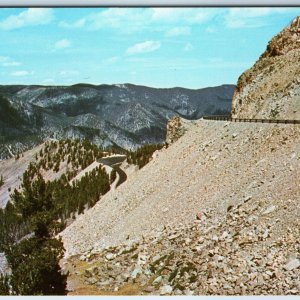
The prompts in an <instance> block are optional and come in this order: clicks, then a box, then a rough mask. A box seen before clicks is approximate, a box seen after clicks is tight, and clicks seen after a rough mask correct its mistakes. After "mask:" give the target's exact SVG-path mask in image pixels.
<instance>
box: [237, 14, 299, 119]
mask: <svg viewBox="0 0 300 300" xmlns="http://www.w3.org/2000/svg"><path fill="white" fill-rule="evenodd" d="M232 115H233V117H235V118H268V119H300V17H297V18H296V19H295V20H294V21H293V22H292V23H291V24H290V25H289V26H288V27H286V28H285V29H284V30H283V31H281V32H280V33H279V34H278V35H276V36H275V37H274V38H273V39H272V40H271V41H270V42H269V44H268V46H267V49H266V51H265V52H264V53H263V54H262V55H261V57H260V58H259V60H258V61H257V62H256V63H255V64H254V66H253V67H252V68H251V69H249V70H247V71H246V72H244V73H243V74H242V75H241V76H240V78H239V80H238V83H237V87H236V91H235V93H234V96H233V101H232Z"/></svg>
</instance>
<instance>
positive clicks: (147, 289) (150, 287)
mask: <svg viewBox="0 0 300 300" xmlns="http://www.w3.org/2000/svg"><path fill="white" fill-rule="evenodd" d="M143 291H144V292H146V293H153V292H154V291H155V287H153V286H147V287H145V288H144V289H143Z"/></svg>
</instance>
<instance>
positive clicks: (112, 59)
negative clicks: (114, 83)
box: [103, 56, 121, 64]
mask: <svg viewBox="0 0 300 300" xmlns="http://www.w3.org/2000/svg"><path fill="white" fill-rule="evenodd" d="M120 59H121V57H120V56H112V57H109V58H107V59H104V60H103V62H104V63H106V64H114V63H116V62H118V61H120Z"/></svg>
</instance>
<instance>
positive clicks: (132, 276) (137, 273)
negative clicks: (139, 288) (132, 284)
mask: <svg viewBox="0 0 300 300" xmlns="http://www.w3.org/2000/svg"><path fill="white" fill-rule="evenodd" d="M140 274H142V269H141V268H140V267H136V268H135V269H134V270H133V272H132V273H131V278H133V279H136V278H137V277H138V275H140Z"/></svg>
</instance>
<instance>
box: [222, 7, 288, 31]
mask: <svg viewBox="0 0 300 300" xmlns="http://www.w3.org/2000/svg"><path fill="white" fill-rule="evenodd" d="M290 10H291V8H272V7H260V8H259V7H257V8H230V9H229V11H228V13H227V14H226V15H225V24H226V26H227V27H229V28H255V27H262V26H265V25H267V19H266V17H267V16H270V15H276V14H283V13H287V12H289V11H290Z"/></svg>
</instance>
